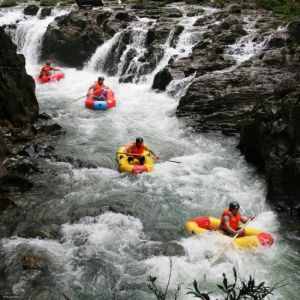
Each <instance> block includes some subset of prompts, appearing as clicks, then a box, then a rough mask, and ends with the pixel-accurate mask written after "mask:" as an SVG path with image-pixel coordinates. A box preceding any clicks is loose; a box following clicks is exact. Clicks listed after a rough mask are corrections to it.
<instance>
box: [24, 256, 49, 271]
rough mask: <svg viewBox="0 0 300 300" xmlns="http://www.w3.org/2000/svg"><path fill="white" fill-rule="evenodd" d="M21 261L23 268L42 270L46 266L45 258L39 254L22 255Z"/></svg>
mask: <svg viewBox="0 0 300 300" xmlns="http://www.w3.org/2000/svg"><path fill="white" fill-rule="evenodd" d="M21 263H22V268H23V269H24V270H43V269H46V268H47V267H48V263H47V261H46V259H45V258H43V257H39V256H30V255H26V256H23V257H22V261H21Z"/></svg>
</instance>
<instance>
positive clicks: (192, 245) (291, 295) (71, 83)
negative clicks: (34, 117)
mask: <svg viewBox="0 0 300 300" xmlns="http://www.w3.org/2000/svg"><path fill="white" fill-rule="evenodd" d="M10 18H11V17H10ZM0 20H2V19H0ZM34 20H35V21H34V22H36V23H35V24H31V26H32V27H33V25H34V27H35V26H37V24H40V22H42V23H41V24H42V25H41V27H43V30H45V29H46V27H47V26H46V24H45V23H43V21H41V20H38V19H34ZM185 20H186V19H184V18H183V20H182V21H181V22H182V24H184V25H183V26H184V27H185V30H184V31H183V33H182V34H181V36H180V38H179V42H178V46H177V47H176V49H175V52H176V53H177V54H178V55H180V53H181V50H180V49H184V48H185V47H186V51H185V53H184V54H182V55H186V54H187V53H188V51H189V49H190V47H191V45H192V44H193V42H191V40H189V39H190V38H191V36H192V34H191V33H188V30H189V26H190V25H189V24H192V22H191V20H189V21H188V22H187V23H185ZM31 21H32V20H31ZM48 21H49V22H50V19H49V20H48ZM48 21H47V22H48ZM26 22H27V21H26ZM28 22H29V21H28ZM48 24H49V23H48ZM37 27H38V26H37ZM41 27H39V28H41ZM17 30H18V29H17ZM19 30H21V28H20V29H19ZM43 30H41V33H40V36H39V37H38V38H37V37H36V38H32V36H30V35H28V36H27V35H26V34H17V35H16V42H17V43H19V44H20V51H23V53H24V55H25V56H26V60H27V66H26V67H27V69H28V70H30V71H31V72H34V71H35V68H37V65H36V62H37V61H36V60H34V55H33V56H32V53H31V52H34V54H35V55H37V56H38V55H39V52H38V51H39V47H40V38H41V37H42V35H43V33H42V31H43ZM43 32H44V31H43ZM32 35H34V32H32ZM188 36H189V38H188ZM118 37H119V35H118V34H117V35H115V37H113V38H112V39H111V40H109V41H108V42H106V43H105V44H104V45H102V46H101V47H99V48H98V49H97V51H96V52H95V54H94V56H93V57H92V58H91V60H90V62H89V63H88V64H87V66H86V68H85V69H84V70H81V71H78V70H75V69H71V68H65V69H64V72H65V74H66V76H65V79H64V80H61V81H60V82H57V83H54V84H45V85H37V91H36V93H37V97H38V99H39V103H40V108H41V111H47V112H49V113H54V114H55V120H56V122H58V123H59V124H61V125H62V126H63V127H64V128H65V130H66V134H65V135H62V136H60V137H58V139H57V141H56V142H55V148H56V151H57V153H58V154H60V155H62V156H72V157H76V158H78V159H79V160H80V161H90V162H93V164H94V165H95V166H96V168H84V167H83V168H76V167H74V166H73V165H71V164H68V163H59V162H56V163H55V162H52V163H51V162H48V164H49V166H48V167H49V168H50V167H51V168H53V169H54V170H55V172H54V173H55V175H54V176H53V178H47V189H46V187H42V190H41V191H39V190H38V189H37V190H35V191H33V192H28V193H27V194H26V196H27V198H29V199H32V200H31V202H32V203H35V204H34V205H31V206H30V204H28V205H29V208H26V207H24V210H25V212H26V214H25V215H22V217H19V218H18V217H17V219H16V220H15V221H16V222H17V223H18V230H19V231H20V232H21V233H22V232H27V230H30V228H31V226H32V224H33V223H34V227H35V228H39V227H41V228H46V229H47V230H50V229H49V228H51V226H54V225H56V226H58V227H59V229H60V235H59V237H57V238H56V239H53V240H48V239H44V240H41V239H38V238H21V237H15V238H9V239H3V240H1V246H0V251H1V254H2V253H3V255H1V258H0V266H4V267H3V268H2V267H1V271H3V270H4V269H5V274H6V277H5V281H3V282H4V283H3V284H5V285H6V286H9V287H11V288H12V290H13V291H14V293H15V294H17V295H20V296H22V297H23V298H24V299H29V298H32V299H34V298H35V299H49V298H51V297H52V298H55V299H59V298H61V297H62V295H66V296H67V297H69V298H71V299H83V298H90V299H110V298H112V296H113V294H114V293H115V294H116V295H117V297H118V299H151V295H150V293H149V291H148V289H147V287H146V284H145V278H146V275H148V274H151V275H155V276H159V279H158V281H159V284H161V286H165V285H166V281H167V278H168V272H169V258H170V257H171V258H172V259H173V261H174V267H173V273H172V280H171V284H170V289H171V290H173V291H174V290H175V289H176V287H177V284H179V283H184V286H185V287H190V286H191V283H192V281H193V279H194V278H195V279H201V278H202V277H203V276H204V274H205V275H206V281H207V286H208V288H211V290H215V284H216V283H220V281H221V279H222V273H223V272H226V273H227V274H228V275H230V274H231V270H232V266H236V268H237V270H238V274H239V276H240V277H241V278H247V277H248V275H249V274H251V275H253V276H255V279H256V280H257V281H266V282H267V283H268V284H272V283H274V282H277V281H279V280H281V279H283V277H282V274H285V275H284V276H290V277H292V276H296V277H297V278H299V271H298V269H297V264H295V263H294V262H295V255H296V252H297V251H295V245H294V244H293V243H291V242H287V241H286V240H284V238H282V237H281V236H280V235H279V232H278V231H279V229H278V221H277V218H276V215H275V214H274V212H272V211H271V210H270V208H269V206H268V204H267V203H265V200H264V199H265V194H266V189H265V183H264V180H263V178H261V177H260V176H259V175H258V174H257V173H256V172H255V171H254V170H253V169H252V168H251V167H250V166H248V165H247V164H246V163H245V161H244V159H243V158H242V157H241V156H240V155H239V153H238V152H237V151H236V149H235V145H236V140H235V139H225V138H223V137H220V136H216V135H199V134H195V133H193V132H190V131H189V129H188V128H185V124H182V123H180V121H179V120H178V119H177V118H176V117H175V116H174V111H175V110H176V107H177V102H178V100H176V99H177V97H179V94H178V92H179V90H180V89H179V90H178V89H176V88H175V87H173V86H172V85H176V84H178V82H177V83H176V82H172V83H171V84H170V86H169V87H168V88H169V90H168V91H169V92H170V91H171V92H172V91H173V92H174V91H175V92H174V93H175V94H173V96H174V98H170V97H169V96H168V95H167V93H166V94H163V93H161V94H157V93H154V92H153V91H151V90H150V89H149V86H150V84H151V77H152V78H153V76H154V75H153V74H154V73H155V72H156V71H157V70H156V71H154V72H153V74H150V75H149V76H148V78H147V81H146V82H144V83H143V84H119V82H118V77H109V76H108V77H106V82H105V83H106V85H108V86H110V87H111V88H112V89H113V90H114V91H115V92H116V99H117V107H116V108H115V109H113V110H110V111H107V112H104V113H103V112H95V111H91V110H87V109H85V108H84V99H83V100H82V101H76V102H74V103H72V101H73V100H74V99H76V98H78V97H79V96H80V95H84V94H85V93H86V90H87V88H88V86H89V85H90V84H91V83H92V82H93V81H94V80H95V79H96V78H97V76H98V72H96V71H95V66H96V65H99V62H101V60H102V61H104V60H105V53H107V51H108V50H109V49H110V48H111V47H112V45H113V44H114V42H115V41H116V40H117V39H118ZM187 40H189V41H190V42H188V43H187V44H186V41H187ZM192 40H193V39H192ZM137 43H138V42H137ZM137 47H138V46H137ZM29 49H32V50H31V52H30V51H29ZM167 51H170V53H169V54H166V57H165V58H163V60H162V62H161V64H160V68H161V67H162V66H164V64H166V61H167V60H168V59H169V58H167V57H170V56H169V55H171V56H172V55H173V54H174V52H172V51H174V48H173V49H170V50H168V49H167ZM171 53H172V54H171ZM181 88H183V87H181ZM136 136H143V137H144V140H145V142H146V143H147V144H148V145H149V146H150V147H151V148H152V149H153V150H155V152H157V153H160V154H161V156H162V157H163V159H162V160H161V161H158V162H157V164H156V170H155V172H153V173H149V174H142V175H141V176H137V177H131V176H128V175H126V174H119V173H118V172H117V166H116V163H115V151H116V150H117V149H118V147H119V146H121V145H124V144H127V143H129V142H130V141H132V140H133V139H134V138H135V137H136ZM170 158H172V159H176V160H178V161H180V162H181V163H180V164H172V163H170V162H168V161H167V159H170ZM45 189H46V190H47V191H48V192H47V193H45ZM48 193H49V194H48ZM232 200H235V201H238V202H239V203H240V204H241V208H242V212H243V213H244V214H245V215H250V214H253V213H256V214H257V218H256V219H255V220H254V221H253V223H252V224H251V226H253V227H257V228H263V229H264V230H266V231H268V232H270V233H272V234H273V235H274V237H275V239H276V243H275V246H274V247H273V248H270V249H260V248H258V249H255V250H253V251H243V252H239V251H235V250H230V251H228V252H227V253H226V254H225V255H224V257H223V258H222V259H220V261H219V262H218V263H217V264H216V265H214V266H213V267H211V268H210V267H209V259H210V258H211V257H212V256H213V255H215V254H216V253H217V252H218V251H219V250H220V249H221V248H222V245H220V242H219V240H218V237H217V235H215V234H213V233H212V234H207V235H203V236H201V237H199V238H198V239H196V238H194V237H188V236H187V235H185V234H184V232H183V225H184V223H185V221H187V220H188V219H191V218H194V217H197V216H200V215H212V216H219V215H220V213H221V212H222V210H223V209H224V208H225V207H226V206H227V204H228V203H229V202H230V201H232ZM111 211H114V212H111ZM17 232H18V231H17ZM174 244H175V245H176V246H174ZM157 249H159V250H157ZM178 249H182V251H180V250H178ZM22 255H37V256H42V257H44V258H46V260H47V263H48V270H47V272H42V273H39V272H36V273H33V274H32V277H31V278H30V280H29V279H28V278H26V276H24V275H22V272H21V270H20V268H19V266H18V263H17V261H18V259H19V258H20V257H21V256H22ZM279 270H280V272H279ZM12 274H13V276H12ZM295 274H296V275H295ZM296 281H297V280H295V282H294V281H291V282H289V288H288V289H282V290H279V291H275V298H276V299H291V300H296V299H297V295H298V293H297V283H296ZM0 287H1V288H2V287H3V285H2V283H1V284H0ZM180 299H193V298H192V297H189V296H187V295H186V290H185V289H184V290H183V291H182V293H181V296H180Z"/></svg>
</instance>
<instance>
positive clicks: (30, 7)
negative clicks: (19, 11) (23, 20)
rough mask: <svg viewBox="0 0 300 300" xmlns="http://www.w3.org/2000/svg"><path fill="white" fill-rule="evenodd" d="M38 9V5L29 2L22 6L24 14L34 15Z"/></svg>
mask: <svg viewBox="0 0 300 300" xmlns="http://www.w3.org/2000/svg"><path fill="white" fill-rule="evenodd" d="M38 11H39V7H38V6H37V5H35V4H30V5H28V6H26V7H25V8H24V11H23V12H24V15H30V16H35V15H36V14H37V12H38Z"/></svg>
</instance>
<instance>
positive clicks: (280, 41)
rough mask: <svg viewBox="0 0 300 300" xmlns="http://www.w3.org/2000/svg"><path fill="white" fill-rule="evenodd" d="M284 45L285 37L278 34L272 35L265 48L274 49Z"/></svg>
mask: <svg viewBox="0 0 300 300" xmlns="http://www.w3.org/2000/svg"><path fill="white" fill-rule="evenodd" d="M285 46H286V39H285V38H284V37H280V36H273V37H271V38H270V40H269V42H268V46H267V49H276V48H282V47H285Z"/></svg>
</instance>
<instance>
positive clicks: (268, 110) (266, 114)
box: [239, 86, 300, 213]
mask: <svg viewBox="0 0 300 300" xmlns="http://www.w3.org/2000/svg"><path fill="white" fill-rule="evenodd" d="M274 94H275V95H274V99H272V100H269V101H267V102H265V103H261V104H259V105H257V107H255V108H254V109H253V111H252V112H251V115H250V117H249V119H248V120H247V121H246V122H245V123H244V124H243V126H242V130H241V138H240V142H239V148H240V149H241V152H242V153H243V154H244V155H245V157H246V159H247V160H248V161H249V162H251V163H254V164H255V165H257V166H259V167H260V168H262V169H263V170H265V173H266V178H267V186H268V194H267V200H268V201H270V202H271V203H273V205H275V206H277V207H280V208H281V209H284V210H287V209H290V210H291V211H295V212H296V213H297V212H298V207H299V204H300V201H299V194H300V186H299V184H298V183H299V182H300V154H299V153H300V151H299V150H300V133H299V132H300V131H299V129H300V89H299V88H298V89H296V90H295V87H292V86H289V87H288V88H284V89H282V88H281V89H280V90H275V93H274ZM278 100H280V101H278Z"/></svg>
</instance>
